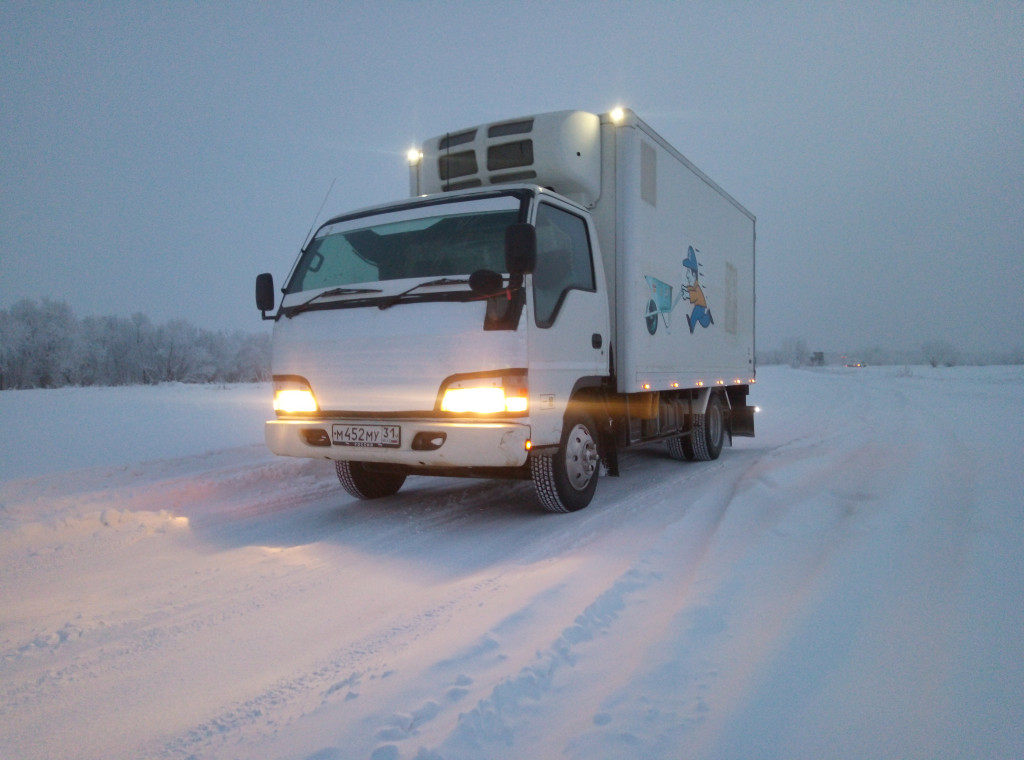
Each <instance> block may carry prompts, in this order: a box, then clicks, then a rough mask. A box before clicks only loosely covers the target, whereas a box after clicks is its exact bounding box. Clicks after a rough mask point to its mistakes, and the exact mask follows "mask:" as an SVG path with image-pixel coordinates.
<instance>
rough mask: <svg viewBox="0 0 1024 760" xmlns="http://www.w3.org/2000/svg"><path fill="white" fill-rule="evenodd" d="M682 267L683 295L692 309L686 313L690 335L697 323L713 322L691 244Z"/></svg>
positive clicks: (708, 323)
mask: <svg viewBox="0 0 1024 760" xmlns="http://www.w3.org/2000/svg"><path fill="white" fill-rule="evenodd" d="M683 269H685V270H686V285H684V286H683V290H685V291H686V295H685V296H683V298H685V299H686V300H687V301H689V302H690V303H691V304H693V311H691V312H690V313H689V314H687V315H686V324H688V325H689V326H690V335H693V328H694V327H696V326H697V325H700V326H701V327H708V326H710V325H713V324H714V323H715V320H714V319H712V318H711V311H710V310H709V309H708V302H707V299H706V298H704V289H703V288H701V286H700V265H699V264H698V263H697V251H695V250H694V248H693V246H692V245H691V246H690V248H689V250H688V251H687V252H686V258H685V259H683Z"/></svg>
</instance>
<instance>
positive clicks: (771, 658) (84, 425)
mask: <svg viewBox="0 0 1024 760" xmlns="http://www.w3.org/2000/svg"><path fill="white" fill-rule="evenodd" d="M268 396H269V391H268V390H267V389H266V388H265V387H259V386H236V387H228V388H212V387H190V386H161V387H156V388H129V389H109V390H97V389H63V390H60V391H17V392H4V393H2V394H0V425H2V429H3V431H4V435H3V441H2V442H0V458H2V462H0V478H2V480H0V573H2V574H0V757H2V758H26V759H27V758H55V757H76V758H190V757H195V758H295V759H296V760H299V759H302V760H332V759H335V758H373V759H374V760H398V759H399V758H402V759H409V760H411V759H412V758H416V759H417V760H436V759H437V758H444V759H445V760H453V759H455V758H524V759H525V758H529V759H535V758H554V757H565V758H578V759H580V760H583V759H586V760H591V759H593V758H608V759H611V758H616V759H618V758H665V759H668V758H672V759H673V760H675V759H677V758H754V757H757V758H868V757H871V758H876V757H900V758H961V757H979V758H1010V757H1024V466H1022V463H1021V451H1022V450H1024V369H1022V368H1020V367H1002V368H949V369H938V370H933V369H931V368H918V367H915V368H912V369H911V370H904V369H898V368H866V369H823V370H814V371H811V370H792V369H789V368H780V367H767V368H764V369H762V370H761V371H760V374H759V383H758V384H757V386H756V387H755V389H754V393H753V396H752V401H753V402H754V403H757V404H759V405H760V406H761V407H762V408H763V412H762V413H761V414H760V415H759V416H758V420H757V424H758V436H757V438H754V439H737V442H736V446H735V447H734V448H732V449H727V450H726V451H725V452H723V455H722V457H721V459H719V460H718V461H716V462H709V463H685V464H684V463H679V462H676V461H674V460H671V459H669V458H668V457H667V455H665V453H664V452H663V451H662V450H661V449H660V448H658V447H653V448H650V449H645V450H641V451H637V452H633V453H630V454H628V455H627V456H626V457H625V458H624V463H623V464H624V467H623V474H622V477H620V478H603V479H602V480H601V483H600V485H599V488H598V493H597V496H596V497H595V501H594V503H593V504H592V505H591V506H590V507H588V508H587V509H585V510H583V511H582V512H578V513H575V514H571V515H550V514H546V513H543V512H541V511H539V510H538V509H537V508H536V507H535V505H534V503H533V500H532V499H533V497H532V490H531V489H532V487H531V486H530V484H529V483H515V482H514V483H507V482H493V481H475V480H449V479H443V480H442V479H437V480H435V479H429V478H411V479H410V480H409V481H408V482H407V484H406V486H405V488H404V489H403V490H402V491H401V492H400V493H399V494H398V495H396V496H394V497H391V498H388V499H385V500H381V501H378V502H356V501H353V500H352V499H351V498H350V497H348V496H347V495H346V494H345V493H344V491H342V490H341V488H340V486H339V485H338V484H337V481H336V479H335V477H334V473H333V468H332V467H331V465H330V463H328V462H307V461H298V460H288V459H280V458H275V457H273V456H272V455H271V454H269V453H267V452H266V450H265V449H264V448H263V446H262V444H261V440H262V424H261V423H262V419H263V415H264V414H265V411H264V409H265V406H266V405H267V402H268Z"/></svg>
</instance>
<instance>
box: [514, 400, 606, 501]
mask: <svg viewBox="0 0 1024 760" xmlns="http://www.w3.org/2000/svg"><path fill="white" fill-rule="evenodd" d="M600 461H601V456H600V453H599V451H598V448H597V426H596V425H595V424H594V420H593V418H592V417H591V416H590V415H589V414H587V413H585V412H582V411H577V412H570V413H569V414H568V415H567V416H566V419H565V426H564V428H563V432H562V442H561V444H560V445H559V447H558V451H556V452H555V453H554V454H541V455H539V456H535V457H533V458H532V459H531V460H530V474H531V476H532V477H533V485H534V487H535V488H536V489H537V498H538V499H540V503H541V506H543V507H544V508H545V509H546V510H548V511H549V512H575V511H576V510H579V509H583V508H584V507H585V506H587V505H588V504H589V503H590V500H591V499H593V498H594V491H596V490H597V477H598V471H599V469H600Z"/></svg>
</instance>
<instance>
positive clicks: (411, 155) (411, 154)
mask: <svg viewBox="0 0 1024 760" xmlns="http://www.w3.org/2000/svg"><path fill="white" fill-rule="evenodd" d="M405 159H406V161H408V162H409V163H410V164H411V165H412V166H415V165H416V164H418V163H419V162H420V161H422V160H423V153H422V151H419V150H417V149H416V148H409V150H408V152H406V154H405Z"/></svg>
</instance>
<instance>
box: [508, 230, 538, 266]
mask: <svg viewBox="0 0 1024 760" xmlns="http://www.w3.org/2000/svg"><path fill="white" fill-rule="evenodd" d="M536 263H537V228H536V227H534V226H533V225H532V224H525V223H524V224H510V225H509V226H508V227H506V228H505V267H506V268H507V269H508V273H509V274H511V275H524V274H529V273H530V272H532V271H533V267H534V266H535V265H536Z"/></svg>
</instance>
